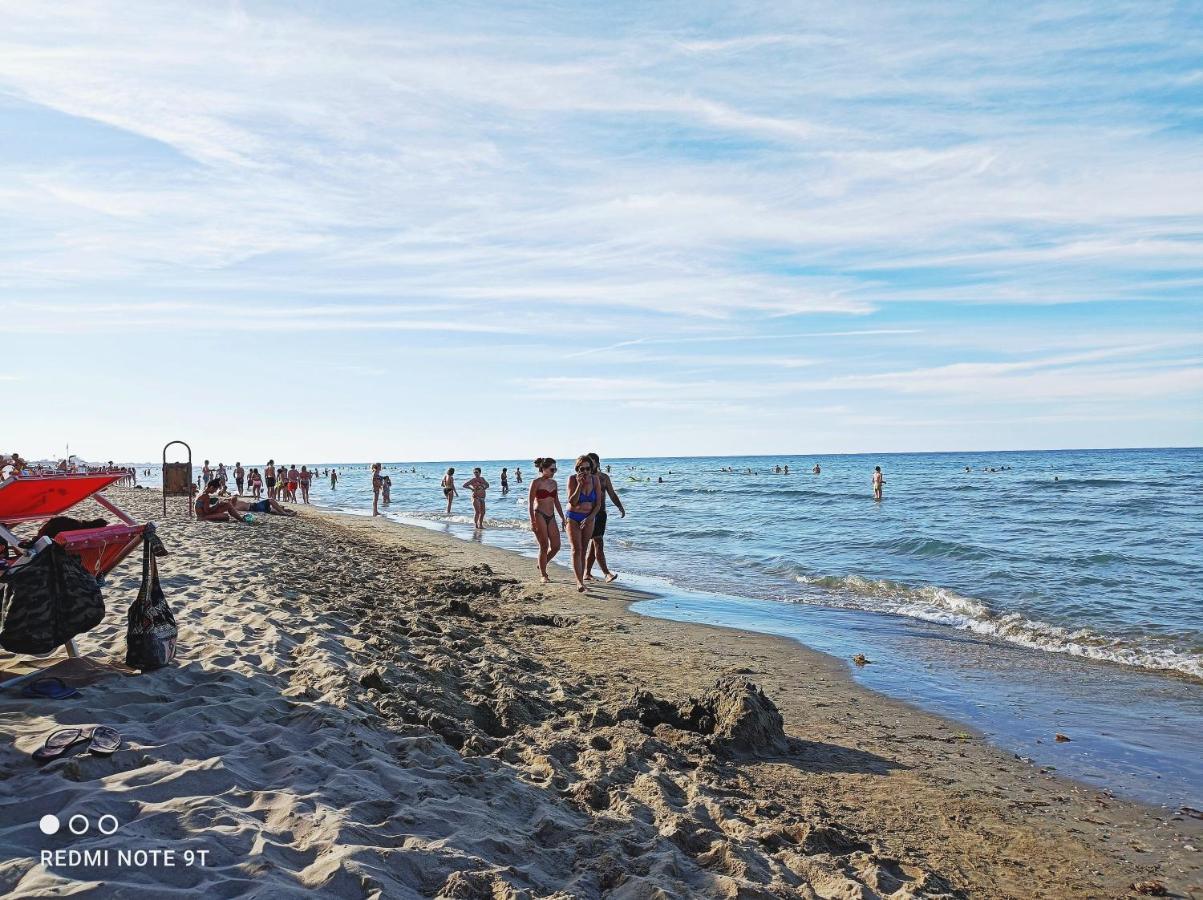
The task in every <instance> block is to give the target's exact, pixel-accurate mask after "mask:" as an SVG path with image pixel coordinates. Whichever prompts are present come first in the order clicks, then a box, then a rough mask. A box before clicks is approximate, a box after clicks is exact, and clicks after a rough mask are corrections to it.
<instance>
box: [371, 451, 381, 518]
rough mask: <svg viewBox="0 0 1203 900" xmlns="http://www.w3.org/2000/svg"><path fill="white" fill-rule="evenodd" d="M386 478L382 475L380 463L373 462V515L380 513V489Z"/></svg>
mask: <svg viewBox="0 0 1203 900" xmlns="http://www.w3.org/2000/svg"><path fill="white" fill-rule="evenodd" d="M383 487H384V479H383V478H382V477H381V475H380V463H372V515H374V516H378V515H380V491H381V489H382V488H383Z"/></svg>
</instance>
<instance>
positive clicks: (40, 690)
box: [21, 676, 79, 700]
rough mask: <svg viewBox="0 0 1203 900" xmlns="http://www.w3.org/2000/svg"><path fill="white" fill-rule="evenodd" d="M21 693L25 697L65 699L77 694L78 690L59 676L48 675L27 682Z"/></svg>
mask: <svg viewBox="0 0 1203 900" xmlns="http://www.w3.org/2000/svg"><path fill="white" fill-rule="evenodd" d="M21 694H22V695H23V696H26V697H45V698H46V699H47V700H66V699H67V698H68V697H77V696H79V691H78V690H76V689H75V688H73V687H72V686H71V685H69V684H67V682H65V681H63V679H61V678H55V677H54V676H48V677H46V678H39V679H37V680H36V681H31V682H29V683H28V684H26V685H25V687H24V688H22V689H21Z"/></svg>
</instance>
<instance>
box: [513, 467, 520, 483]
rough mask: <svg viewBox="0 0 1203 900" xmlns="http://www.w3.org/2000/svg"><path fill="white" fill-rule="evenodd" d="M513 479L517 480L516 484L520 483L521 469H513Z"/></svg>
mask: <svg viewBox="0 0 1203 900" xmlns="http://www.w3.org/2000/svg"><path fill="white" fill-rule="evenodd" d="M514 481H516V482H518V484H522V470H521V469H515V470H514Z"/></svg>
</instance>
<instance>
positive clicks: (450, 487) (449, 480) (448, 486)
mask: <svg viewBox="0 0 1203 900" xmlns="http://www.w3.org/2000/svg"><path fill="white" fill-rule="evenodd" d="M443 496H444V497H446V498H447V515H451V501H452V500H454V499H455V469H448V470H447V474H446V475H444V476H443Z"/></svg>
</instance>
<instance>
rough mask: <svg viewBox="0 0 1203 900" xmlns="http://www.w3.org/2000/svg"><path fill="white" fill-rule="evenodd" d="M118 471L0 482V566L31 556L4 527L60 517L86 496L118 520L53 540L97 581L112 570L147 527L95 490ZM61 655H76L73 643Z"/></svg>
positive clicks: (120, 474)
mask: <svg viewBox="0 0 1203 900" xmlns="http://www.w3.org/2000/svg"><path fill="white" fill-rule="evenodd" d="M124 476H125V473H123V472H101V473H97V472H89V473H81V474H62V473H54V474H48V475H21V476H12V477H9V478H6V479H4V480H3V481H0V567H2V566H14V565H20V564H22V563H23V562H26V561H28V560H29V559H31V558H32V557H33V556H34V555H36V553H37V550H36V549H25V548H22V547H21V546H20V541H19V539H18V538H17V536H16V535H15V534H13V532H12V531H11V530H10V527H11V526H12V525H16V524H19V523H23V522H41V521H44V520H47V519H51V518H53V517H54V516H60V515H62V514H63V513H65V512H66V511H67V510H69V509H71V508H72V507H73V506H75V505H77V504H79V503H82V502H83V501H84V500H87V499H89V498H91V499H92V500H95V501H96V502H97V503H99V504H100V505H101V506H103V507H104V508H105V509H107V510H108V511H109V512H111V513H112V514H113V515H114V516H116V517H117V518H119V519H120V520H121V522H122V523H123V524H120V525H106V526H105V527H103V528H87V529H83V530H79V531H62V532H59V534H58V535H56V536H55V538H54V541H55V543H57V544H58V545H59V546H61V547H62V548H63V549H64V550H66V551H67V552H68V553H72V554H74V555H76V556H78V557H79V558H80V560H81V561H82V562H83V564H84V568H86V569H87V570H88V571H89V572H91V573H92V574H93V575H95V576H96V577H97V578H99V579H103V578H104V576H105V575H107V574H108V573H109V572H111V571H112V570H113V568H114V567H115V566H116V565H117V564H118V563H119V562H121V560H123V559H125V557H127V556H128V555H129V554H130V553H131V552H133V550H134V549H135V548H136V547H138V545H140V544H141V543H142V541H143V538H144V536H145V534H146V529H147V525H144V524H143V525H140V524H138V523H137V522H135V521H134V520H133V519H132V518H131V517H130V516H129V515H127V514H126V513H125V512H124V511H122V510H121V509H119V508H118V507H117V506H116V505H115V504H114V503H113V502H112V501H110V500H109V499H108V498H107V497H104V496H101V495H100V493H99V492H100V491H102V490H104V489H105V488H107V487H108V486H109V485H111V484H113V483H114V482H116V481H119V480H120V479H121V478H123V477H124ZM66 646H67V655H68V656H78V655H79V652H78V651H77V650H76V648H75V642H74V641H68V642H67V645H66ZM33 674H36V673H35V672H31V673H28V674H26V675H21V676H18V677H17V678H13V679H10V680H9V681H5V682H3V683H0V687H6V686H8V685H9V684H12V683H15V682H17V681H20V680H21V679H23V678H28V677H29V676H30V675H33Z"/></svg>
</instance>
